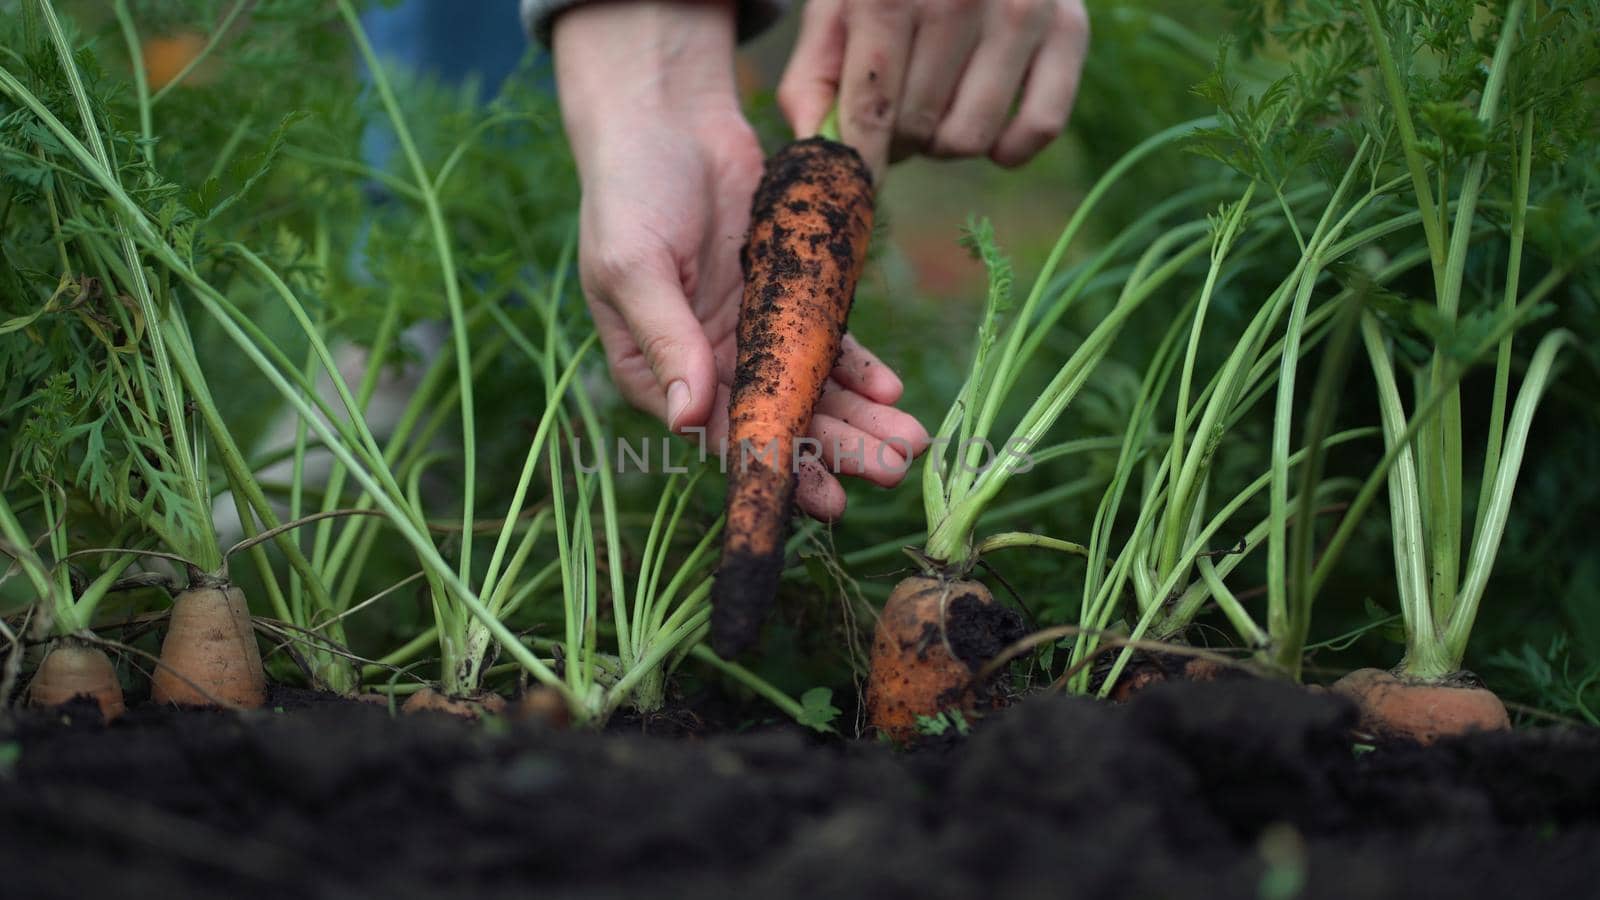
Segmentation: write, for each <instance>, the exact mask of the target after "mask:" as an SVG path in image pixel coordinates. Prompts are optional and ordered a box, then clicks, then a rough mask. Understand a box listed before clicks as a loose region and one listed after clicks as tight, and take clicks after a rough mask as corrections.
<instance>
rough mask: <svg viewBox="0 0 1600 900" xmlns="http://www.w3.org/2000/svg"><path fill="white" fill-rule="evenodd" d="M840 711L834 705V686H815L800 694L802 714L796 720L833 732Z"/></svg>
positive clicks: (805, 724)
mask: <svg viewBox="0 0 1600 900" xmlns="http://www.w3.org/2000/svg"><path fill="white" fill-rule="evenodd" d="M839 711H840V710H839V707H837V706H834V705H833V688H827V687H814V688H812V689H811V690H809V691H806V692H805V693H804V694H801V695H800V715H799V716H797V717H795V721H797V722H799V723H800V724H801V725H804V726H806V727H807V728H810V729H813V730H815V731H821V732H831V731H833V730H834V729H833V722H834V720H835V719H837V718H839Z"/></svg>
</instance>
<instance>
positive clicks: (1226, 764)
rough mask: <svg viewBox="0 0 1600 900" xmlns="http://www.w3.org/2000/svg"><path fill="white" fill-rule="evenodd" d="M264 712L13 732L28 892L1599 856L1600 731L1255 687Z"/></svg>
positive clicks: (990, 892) (808, 885) (581, 887)
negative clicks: (513, 712) (850, 724)
mask: <svg viewBox="0 0 1600 900" xmlns="http://www.w3.org/2000/svg"><path fill="white" fill-rule="evenodd" d="M274 707H281V708H283V709H284V710H285V711H284V712H282V713H274V712H271V711H270V710H271V709H273V708H274ZM268 710H269V711H262V712H257V713H253V714H249V715H235V714H228V713H220V712H172V711H166V710H161V709H156V708H152V707H150V706H136V707H134V708H132V709H130V710H129V712H128V713H127V714H126V715H125V716H124V717H123V718H122V719H120V720H118V721H117V722H116V723H114V724H113V725H111V726H109V727H107V726H102V725H101V724H99V721H98V717H99V714H98V710H97V709H96V708H95V707H93V706H92V704H91V705H89V706H87V707H85V708H81V709H75V710H69V711H68V712H66V713H64V714H60V715H43V714H32V713H29V714H23V715H21V716H19V717H17V718H15V719H13V720H11V721H10V722H9V723H8V724H5V725H0V761H3V762H0V765H3V766H4V767H3V768H0V866H3V867H4V869H3V870H4V871H5V873H6V881H5V886H6V894H7V896H16V897H28V898H54V897H79V896H85V895H88V894H90V893H91V892H92V891H103V889H104V886H105V885H107V884H115V885H117V892H118V893H119V894H120V895H130V896H161V897H164V898H189V897H197V898H198V897H208V898H209V897H216V896H228V897H230V898H232V900H254V898H268V897H271V898H274V900H280V898H282V897H284V896H308V897H309V896H315V897H358V896H359V897H365V896H383V897H393V898H402V900H403V898H424V897H428V898H432V897H452V898H454V897H472V898H474V900H493V898H499V897H507V898H511V897H518V898H522V897H527V896H529V895H530V894H534V893H538V894H540V895H551V896H559V897H619V896H630V895H638V894H640V893H642V892H647V893H649V894H652V895H666V896H723V895H730V894H733V893H735V892H737V893H738V894H740V895H752V896H761V897H776V898H790V897H793V898H807V900H814V898H816V897H818V896H824V897H826V896H922V897H970V896H1005V895H1016V896H1056V895H1074V896H1087V897H1259V896H1269V895H1270V896H1278V897H1287V896H1299V897H1304V898H1324V897H1325V898H1352V897H1395V898H1401V897H1405V898H1410V897H1417V896H1439V897H1446V896H1448V897H1451V898H1453V900H1461V898H1477V897H1495V898H1501V897H1508V896H1514V897H1527V896H1589V895H1591V894H1592V893H1593V890H1594V879H1593V871H1592V869H1593V866H1592V859H1593V854H1594V850H1595V848H1596V847H1597V846H1600V766H1596V765H1595V762H1594V761H1595V760H1596V759H1597V758H1600V732H1597V731H1594V730H1540V731H1525V732H1516V733H1500V734H1479V735H1474V736H1470V737H1466V738H1461V739H1457V740H1446V741H1441V742H1440V743H1439V744H1437V745H1435V746H1434V747H1431V748H1426V749H1424V748H1420V747H1417V746H1415V745H1411V744H1396V745H1392V746H1385V747H1379V748H1378V749H1376V750H1368V749H1367V748H1365V747H1364V746H1362V745H1360V744H1358V743H1356V741H1355V739H1353V738H1352V736H1351V735H1352V729H1353V728H1354V727H1355V726H1356V713H1355V710H1354V708H1353V707H1352V706H1351V705H1350V704H1349V703H1347V702H1346V701H1344V700H1342V699H1341V698H1338V697H1335V696H1330V695H1326V694H1324V695H1316V694H1311V693H1308V692H1306V691H1302V690H1299V689H1296V688H1294V687H1292V686H1289V685H1283V684H1277V683H1272V682H1263V681H1255V680H1239V681H1227V682H1217V683H1213V684H1190V683H1173V684H1167V685H1160V686H1157V687H1154V688H1152V689H1150V690H1149V691H1146V692H1145V693H1143V694H1141V695H1139V696H1138V697H1136V698H1134V699H1133V700H1132V701H1131V702H1129V703H1127V704H1124V705H1114V704H1104V703H1097V702H1094V701H1091V700H1085V699H1081V698H1071V697H1035V698H1033V699H1030V700H1028V701H1026V702H1024V703H1021V704H1018V705H1017V706H1015V707H1013V708H1011V709H1009V710H1007V711H1004V712H1002V713H999V714H996V715H994V716H992V717H989V718H986V719H985V720H983V721H982V722H980V723H979V724H978V725H977V726H976V728H975V730H974V731H973V732H972V734H971V735H970V736H969V737H967V738H966V739H965V740H957V741H947V742H944V743H941V744H940V745H938V746H936V747H933V748H930V749H927V750H923V751H917V752H911V753H897V752H895V751H893V750H892V749H891V748H889V747H887V746H884V745H880V744H876V743H872V742H846V741H822V740H819V739H818V738H816V737H815V736H812V735H810V734H809V733H806V732H801V731H799V730H796V729H778V730H764V731H758V732H755V733H744V734H721V735H709V736H702V737H700V738H698V739H691V740H682V739H661V738H650V737H643V736H639V735H637V734H620V733H611V734H592V733H584V732H572V731H556V730H550V729H546V728H542V727H540V726H538V725H536V724H528V723H518V722H502V721H497V720H490V724H488V725H483V724H477V725H474V724H470V723H466V722H461V721H457V720H455V719H453V718H451V717H445V716H428V717H406V718H400V719H392V718H390V717H389V716H388V715H387V714H386V712H385V711H384V710H383V709H381V708H379V707H375V706H372V705H369V704H357V703H345V702H326V701H324V702H317V701H316V700H315V699H314V698H313V699H308V698H305V697H302V696H298V695H297V696H295V697H290V698H285V697H283V696H281V695H280V696H275V697H274V698H273V700H272V703H271V705H269V707H268Z"/></svg>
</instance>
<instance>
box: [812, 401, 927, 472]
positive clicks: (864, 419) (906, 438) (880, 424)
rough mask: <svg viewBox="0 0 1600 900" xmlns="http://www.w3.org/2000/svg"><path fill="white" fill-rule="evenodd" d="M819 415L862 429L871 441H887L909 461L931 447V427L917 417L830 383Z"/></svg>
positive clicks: (886, 442) (818, 409) (819, 404)
mask: <svg viewBox="0 0 1600 900" xmlns="http://www.w3.org/2000/svg"><path fill="white" fill-rule="evenodd" d="M817 414H818V415H826V416H832V417H834V418H836V419H838V420H839V421H841V422H843V423H844V424H846V425H849V426H850V427H852V428H856V429H859V430H860V431H862V432H863V433H864V434H865V435H866V436H867V437H868V438H869V439H870V440H872V441H875V442H882V443H884V444H887V445H888V446H889V447H890V448H892V449H893V450H894V451H895V452H896V453H897V454H898V455H900V456H901V457H903V458H905V459H907V460H910V459H914V458H915V457H917V456H918V455H920V454H921V453H922V451H923V450H926V449H927V448H928V441H929V438H928V430H927V429H926V428H923V427H922V423H921V422H918V421H917V420H916V417H915V416H912V415H911V414H910V413H907V412H905V411H903V410H899V409H896V408H894V407H893V406H890V405H888V404H885V403H875V402H873V401H872V400H869V399H867V398H866V397H863V396H861V395H860V394H857V393H855V392H854V391H848V390H843V389H840V388H838V387H837V386H834V385H829V389H828V390H826V391H824V392H823V394H822V399H821V400H820V401H819V402H818V403H817ZM812 431H813V432H815V431H816V429H815V428H813V429H812ZM869 449H870V448H869Z"/></svg>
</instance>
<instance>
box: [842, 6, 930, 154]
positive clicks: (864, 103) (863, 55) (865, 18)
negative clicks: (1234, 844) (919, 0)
mask: <svg viewBox="0 0 1600 900" xmlns="http://www.w3.org/2000/svg"><path fill="white" fill-rule="evenodd" d="M915 9H916V5H915V3H913V2H911V0H877V2H874V3H854V4H852V5H851V6H850V8H849V14H848V21H847V22H846V29H847V32H848V38H849V39H848V41H847V42H846V44H845V48H844V68H843V69H842V71H841V74H840V80H839V138H840V140H842V141H843V142H844V143H846V144H848V145H850V146H851V147H854V148H855V149H856V152H858V153H860V154H861V158H862V159H863V160H864V161H865V162H866V164H867V168H869V169H871V170H872V175H873V179H874V180H876V181H882V180H883V172H884V169H886V168H888V165H889V146H890V144H891V143H892V141H893V139H894V128H895V122H896V120H897V118H898V114H899V102H900V92H901V89H902V88H903V87H904V85H905V75H906V62H907V60H908V59H909V58H910V55H911V40H910V38H911V34H912V28H913V27H914V21H915V20H914V18H913V13H914V12H915Z"/></svg>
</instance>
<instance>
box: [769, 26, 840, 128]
mask: <svg viewBox="0 0 1600 900" xmlns="http://www.w3.org/2000/svg"><path fill="white" fill-rule="evenodd" d="M844 48H845V21H844V8H843V5H842V4H841V3H840V0H811V2H809V3H807V4H806V5H805V9H804V12H803V14H802V17H801V20H800V34H799V35H798V36H797V37H796V38H795V42H794V50H793V52H791V53H790V54H789V64H788V65H787V66H786V67H784V70H783V79H782V80H781V81H779V82H778V108H779V109H781V110H782V111H783V117H784V118H785V119H787V120H789V127H791V128H793V129H794V133H795V136H796V137H810V136H812V135H814V134H816V133H817V129H818V128H820V127H821V126H822V120H823V119H825V118H827V117H828V110H830V109H832V108H833V102H834V99H835V98H836V97H837V96H838V93H839V75H840V72H841V71H842V70H843V69H844Z"/></svg>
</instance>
